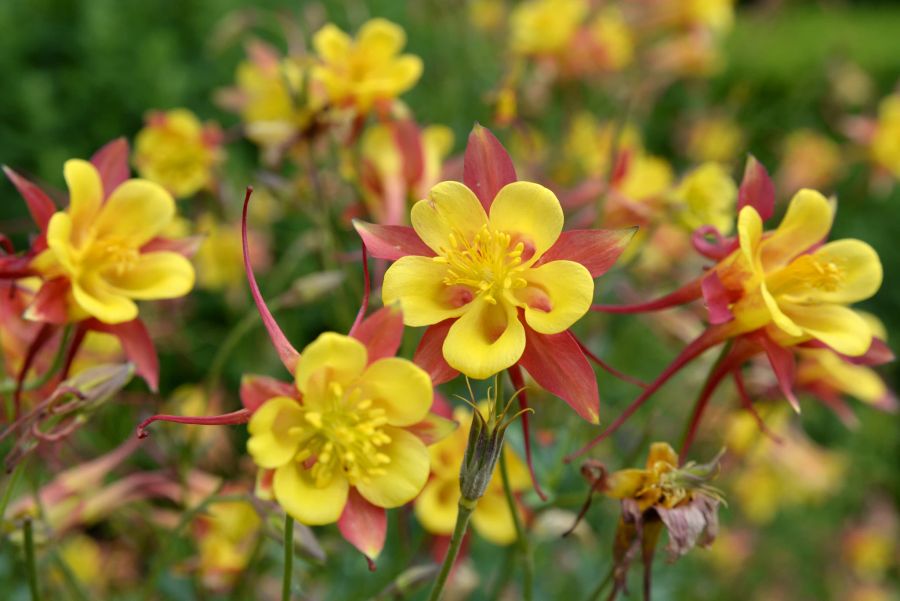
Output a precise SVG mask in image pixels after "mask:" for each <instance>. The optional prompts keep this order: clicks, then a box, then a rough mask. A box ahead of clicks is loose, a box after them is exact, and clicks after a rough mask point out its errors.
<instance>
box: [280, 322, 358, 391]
mask: <svg viewBox="0 0 900 601" xmlns="http://www.w3.org/2000/svg"><path fill="white" fill-rule="evenodd" d="M367 362H368V353H367V352H366V347H365V346H363V343H362V342H360V341H359V340H356V339H355V338H351V337H349V336H344V335H342V334H336V333H334V332H325V333H323V334H320V335H319V337H318V338H316V339H315V340H314V341H312V342H311V343H309V344H308V345H307V346H306V348H305V349H303V351H302V352H301V353H300V360H299V361H298V362H297V371H296V373H295V377H296V382H297V388H298V389H299V390H300V392H302V393H304V394H306V392H307V389H308V387H309V385H310V382H309V380H310V378H311V377H312V376H313V375H314V374H316V373H317V372H319V371H320V370H323V373H324V377H325V380H326V381H328V382H336V383H338V384H343V385H346V384H350V383H351V382H353V381H354V380H356V379H357V378H358V377H359V375H360V374H361V373H363V370H364V369H365V368H366V363H367Z"/></svg>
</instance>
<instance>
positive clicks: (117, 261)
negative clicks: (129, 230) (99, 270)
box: [97, 238, 140, 276]
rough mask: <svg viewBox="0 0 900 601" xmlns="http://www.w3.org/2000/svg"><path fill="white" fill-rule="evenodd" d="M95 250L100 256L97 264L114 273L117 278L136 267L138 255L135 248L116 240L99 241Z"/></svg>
mask: <svg viewBox="0 0 900 601" xmlns="http://www.w3.org/2000/svg"><path fill="white" fill-rule="evenodd" d="M97 250H98V251H99V254H100V255H101V257H100V260H99V261H98V263H100V264H102V265H103V266H104V267H106V268H107V269H109V270H111V271H112V272H114V273H115V274H116V275H117V276H123V275H125V274H126V273H128V272H129V271H131V270H132V269H134V267H135V266H136V265H137V262H138V258H139V257H140V253H139V252H138V250H137V249H136V248H134V247H133V246H131V245H129V244H127V243H126V242H125V241H124V240H120V239H118V238H108V239H103V240H99V241H98V244H97Z"/></svg>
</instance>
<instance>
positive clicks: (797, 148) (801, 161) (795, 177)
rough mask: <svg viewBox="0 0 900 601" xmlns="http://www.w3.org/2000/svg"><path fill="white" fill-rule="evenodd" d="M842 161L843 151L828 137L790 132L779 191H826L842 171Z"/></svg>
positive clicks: (802, 132)
mask: <svg viewBox="0 0 900 601" xmlns="http://www.w3.org/2000/svg"><path fill="white" fill-rule="evenodd" d="M842 158H843V157H842V151H841V147H840V146H839V145H838V144H837V142H835V141H834V140H832V139H831V138H829V137H828V136H825V135H823V134H820V133H818V132H816V131H813V130H811V129H800V130H797V131H794V132H791V133H790V134H789V135H788V136H787V137H786V138H785V140H784V144H783V157H782V159H781V169H779V171H778V185H779V189H781V190H784V191H786V192H793V191H794V190H799V189H800V188H815V189H817V190H822V189H827V188H829V187H830V186H831V185H832V183H833V182H834V181H835V180H836V179H837V178H838V177H839V176H840V175H841V172H842V171H843V167H844V166H843V165H842V164H841V162H842Z"/></svg>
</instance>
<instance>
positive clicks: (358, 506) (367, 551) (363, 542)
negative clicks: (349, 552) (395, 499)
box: [337, 488, 387, 571]
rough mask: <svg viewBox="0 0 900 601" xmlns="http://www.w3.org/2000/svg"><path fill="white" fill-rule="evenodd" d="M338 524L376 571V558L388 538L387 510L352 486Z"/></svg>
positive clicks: (348, 539)
mask: <svg viewBox="0 0 900 601" xmlns="http://www.w3.org/2000/svg"><path fill="white" fill-rule="evenodd" d="M337 524H338V530H340V531H341V535H342V536H343V537H344V538H345V539H347V542H349V543H350V544H351V545H353V546H354V547H356V548H357V549H358V550H359V552H360V553H362V554H363V555H365V557H366V561H367V562H368V564H369V569H370V570H372V571H375V559H376V558H377V557H378V555H379V554H380V553H381V550H382V549H383V548H384V541H385V539H386V538H387V512H386V511H385V510H384V508H382V507H376V506H375V505H372V504H371V503H369V502H368V501H366V500H365V499H364V498H363V497H362V495H360V494H359V493H358V492H357V491H356V489H355V488H351V489H350V494H349V495H348V496H347V504H346V505H344V511H343V513H341V517H340V519H339V520H338V523H337Z"/></svg>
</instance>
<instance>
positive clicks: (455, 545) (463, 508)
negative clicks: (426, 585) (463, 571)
mask: <svg viewBox="0 0 900 601" xmlns="http://www.w3.org/2000/svg"><path fill="white" fill-rule="evenodd" d="M477 503H478V501H477V500H472V499H467V498H466V497H465V496H463V497H460V498H459V510H458V512H457V514H456V526H455V527H454V528H453V535H452V536H451V537H450V547H449V548H448V549H447V555H446V557H444V563H443V564H441V571H440V572H439V573H438V576H437V579H436V580H435V581H434V586H433V587H432V588H431V594H430V595H428V601H439V599H440V598H441V597H442V596H443V594H444V586H445V585H446V584H447V578H448V577H449V576H450V570H451V569H453V564H454V563H456V558H457V557H458V556H459V549H460V547H461V546H462V541H463V539H464V538H465V536H466V531H467V530H468V529H469V518H471V517H472V511H474V510H475V505H476V504H477Z"/></svg>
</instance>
